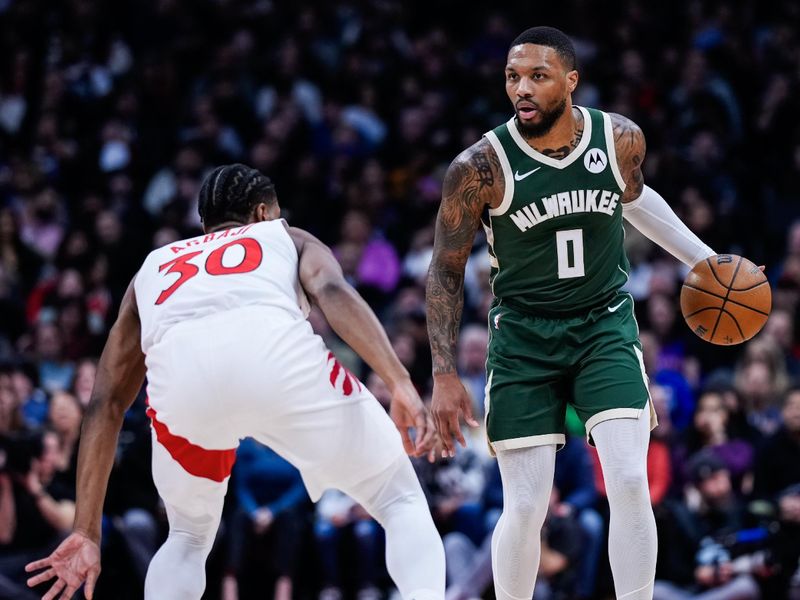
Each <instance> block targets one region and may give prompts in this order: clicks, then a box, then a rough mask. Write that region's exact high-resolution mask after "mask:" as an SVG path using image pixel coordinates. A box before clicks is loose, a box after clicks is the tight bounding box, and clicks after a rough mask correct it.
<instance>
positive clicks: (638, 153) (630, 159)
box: [609, 113, 647, 202]
mask: <svg viewBox="0 0 800 600" xmlns="http://www.w3.org/2000/svg"><path fill="white" fill-rule="evenodd" d="M609 116H610V117H611V127H612V130H613V133H614V150H615V153H616V155H617V164H618V165H619V170H620V173H621V174H622V178H623V179H624V180H625V184H626V188H625V194H624V196H623V199H622V201H623V202H629V201H631V200H634V199H636V198H638V197H639V196H640V195H641V193H642V189H643V188H644V175H643V174H642V162H644V156H645V152H646V151H647V144H646V142H645V139H644V133H642V130H641V128H640V127H639V126H638V125H637V124H636V123H634V122H633V121H631V120H630V119H629V118H627V117H623V116H622V115H618V114H616V113H609Z"/></svg>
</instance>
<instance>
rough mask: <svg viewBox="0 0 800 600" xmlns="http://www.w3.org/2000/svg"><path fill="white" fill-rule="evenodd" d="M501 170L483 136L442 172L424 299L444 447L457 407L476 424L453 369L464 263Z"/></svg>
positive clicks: (494, 198) (454, 428) (449, 444)
mask: <svg viewBox="0 0 800 600" xmlns="http://www.w3.org/2000/svg"><path fill="white" fill-rule="evenodd" d="M503 184H504V181H503V174H502V169H501V168H500V164H499V161H498V159H497V155H496V154H495V152H494V150H493V149H492V147H491V145H490V144H489V142H488V141H486V140H485V139H482V140H481V141H479V142H478V143H476V144H475V145H474V146H472V147H470V148H468V149H467V150H465V151H464V152H462V153H461V154H460V155H459V156H458V157H457V158H456V159H455V160H454V161H453V163H452V164H451V165H450V167H449V168H448V170H447V173H446V174H445V178H444V184H443V189H442V203H441V206H440V207H439V215H438V217H437V219H436V237H435V241H434V246H433V259H432V260H431V265H430V269H429V270H428V284H427V290H426V304H427V315H428V337H429V338H430V343H431V354H432V356H433V377H434V389H433V407H432V412H433V416H434V422H435V423H436V427H437V430H438V432H439V435H440V437H441V439H442V443H443V446H444V450H445V452H447V453H450V454H451V455H452V454H454V452H455V444H454V443H453V437H455V438H456V439H458V441H459V442H461V444H462V445H464V444H465V442H464V437H463V436H462V434H461V429H460V427H459V424H458V416H459V413H460V412H463V413H464V416H465V418H466V420H467V422H468V423H470V424H471V425H477V423H476V422H475V420H474V418H473V417H472V406H471V402H470V399H469V395H468V394H467V392H466V390H465V389H464V386H463V385H462V384H461V382H460V381H459V379H458V375H457V373H456V343H457V340H458V329H459V324H460V322H461V313H462V310H463V307H464V268H465V265H466V263H467V258H469V254H470V250H471V249H472V242H473V240H474V238H475V231H476V230H477V228H478V225H479V223H480V218H481V214H482V212H483V210H484V208H485V207H486V206H487V205H488V206H495V205H497V204H499V202H500V200H501V199H502V195H503Z"/></svg>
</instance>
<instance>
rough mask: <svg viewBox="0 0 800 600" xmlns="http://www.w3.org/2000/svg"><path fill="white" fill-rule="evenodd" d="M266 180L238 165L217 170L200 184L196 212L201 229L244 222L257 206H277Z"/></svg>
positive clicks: (273, 189)
mask: <svg viewBox="0 0 800 600" xmlns="http://www.w3.org/2000/svg"><path fill="white" fill-rule="evenodd" d="M277 200H278V197H277V195H276V194H275V186H274V185H273V183H272V181H271V180H270V178H269V177H267V176H266V175H264V174H263V173H261V172H260V171H258V170H257V169H253V168H252V167H248V166H247V165H243V164H240V163H235V164H232V165H222V166H221V167H217V168H216V169H214V170H213V171H211V173H209V174H208V176H207V177H206V178H205V180H204V181H203V185H202V187H201V188H200V198H199V201H198V205H197V211H198V212H199V213H200V219H201V220H202V221H203V224H204V225H205V226H207V227H208V226H213V225H217V224H219V223H224V222H225V221H246V220H247V219H248V218H249V216H250V213H251V212H252V210H253V208H254V207H255V206H256V205H257V204H258V203H259V202H265V203H267V204H272V203H273V202H277Z"/></svg>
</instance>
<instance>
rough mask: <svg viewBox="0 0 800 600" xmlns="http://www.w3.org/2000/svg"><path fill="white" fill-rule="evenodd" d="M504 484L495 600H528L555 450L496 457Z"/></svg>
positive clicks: (495, 551)
mask: <svg viewBox="0 0 800 600" xmlns="http://www.w3.org/2000/svg"><path fill="white" fill-rule="evenodd" d="M497 462H498V464H499V465H500V475H501V476H502V479H503V514H502V515H501V516H500V520H499V521H498V522H497V526H496V527H495V528H494V534H493V535H492V571H493V573H494V589H495V597H496V598H497V600H530V598H531V596H532V595H533V588H534V586H535V584H536V573H537V571H538V570H539V558H540V552H541V541H542V538H541V535H542V533H541V532H542V525H543V524H544V518H545V516H547V509H548V507H549V505H550V492H551V490H552V489H553V474H554V472H555V464H556V447H555V445H554V444H550V445H547V446H533V447H531V448H520V449H519V450H503V451H501V452H498V453H497Z"/></svg>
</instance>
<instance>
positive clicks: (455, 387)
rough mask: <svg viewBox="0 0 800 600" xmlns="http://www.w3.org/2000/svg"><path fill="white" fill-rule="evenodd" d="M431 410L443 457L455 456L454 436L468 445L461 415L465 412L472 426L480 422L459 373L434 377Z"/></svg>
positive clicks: (467, 420)
mask: <svg viewBox="0 0 800 600" xmlns="http://www.w3.org/2000/svg"><path fill="white" fill-rule="evenodd" d="M431 412H432V413H433V422H434V423H435V425H436V431H437V432H438V433H439V437H440V438H441V442H442V457H444V456H450V457H453V456H455V455H456V445H455V442H454V441H453V440H454V438H455V440H458V443H459V444H461V445H462V446H464V447H466V445H467V442H466V440H465V439H464V435H463V434H462V433H461V425H460V424H459V420H458V417H459V415H460V414H462V413H463V414H464V420H465V421H466V422H467V425H469V426H470V427H477V426H478V422H477V421H476V420H475V417H474V416H473V415H472V401H471V400H470V397H469V394H468V393H467V390H466V389H465V388H464V384H463V383H461V380H460V379H459V377H458V375H457V374H455V373H452V374H447V375H439V376H436V377H434V379H433V402H432V404H431Z"/></svg>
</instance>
